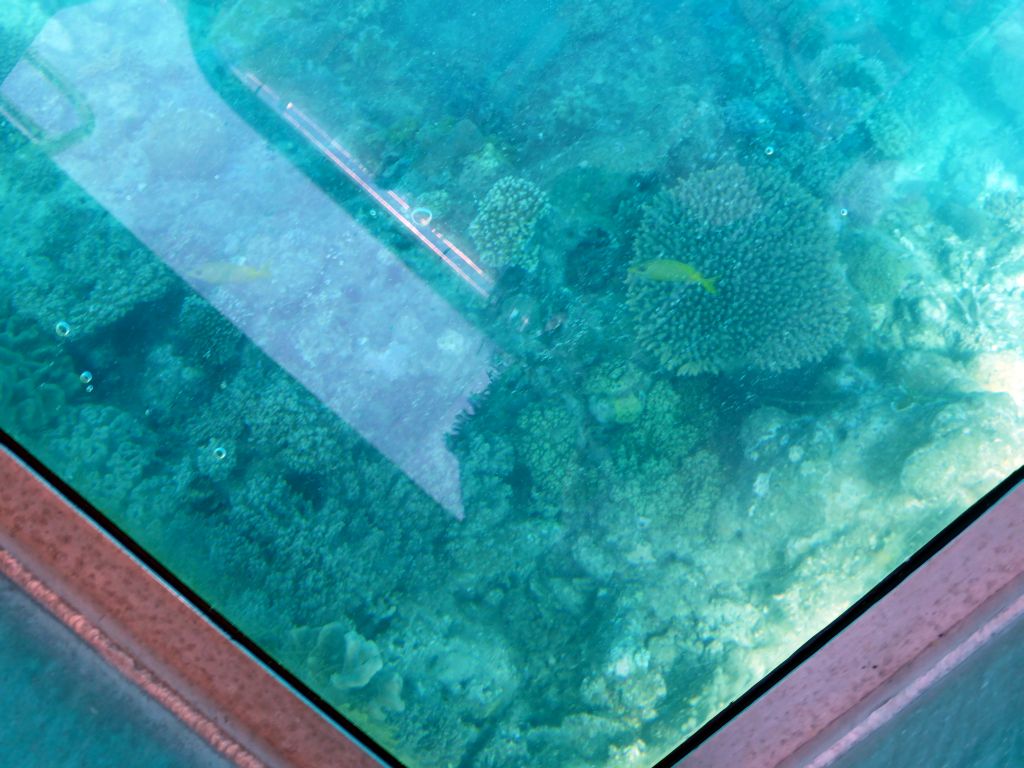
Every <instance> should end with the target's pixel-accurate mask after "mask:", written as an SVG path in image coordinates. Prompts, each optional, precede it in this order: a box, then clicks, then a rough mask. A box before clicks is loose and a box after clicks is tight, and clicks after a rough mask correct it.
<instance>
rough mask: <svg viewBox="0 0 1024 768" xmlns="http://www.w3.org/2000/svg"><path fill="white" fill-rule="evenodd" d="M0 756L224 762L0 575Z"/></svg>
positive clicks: (169, 767)
mask: <svg viewBox="0 0 1024 768" xmlns="http://www.w3.org/2000/svg"><path fill="white" fill-rule="evenodd" d="M0 626H2V628H3V631H2V632H0V673H2V674H3V681H4V684H3V702H4V710H5V712H6V714H7V716H6V717H4V718H3V721H2V722H0V754H3V756H4V759H5V761H7V762H9V763H10V764H12V765H18V766H20V767H21V768H54V766H61V768H91V767H92V766H98V765H124V766H142V765H145V766H150V768H182V766H190V768H229V765H231V764H230V763H229V762H228V761H226V760H223V759H222V758H221V757H220V756H219V755H216V754H214V752H213V751H212V750H211V749H210V748H209V747H208V746H207V745H206V744H204V743H203V742H202V741H200V740H199V738H198V737H197V736H196V735H195V734H194V733H193V732H192V731H191V730H189V729H188V727H186V726H185V725H184V724H183V723H181V722H179V721H178V720H177V719H175V718H174V716H173V715H172V714H171V713H170V712H167V711H165V710H164V709H163V708H161V706H160V705H159V704H157V703H156V702H154V701H152V700H151V699H150V698H149V696H148V695H147V694H145V693H143V692H142V691H141V690H139V689H137V688H135V687H134V686H133V685H132V684H131V683H129V682H128V681H126V680H124V679H123V678H121V677H120V675H119V673H118V672H116V671H115V670H114V669H113V668H112V667H111V666H110V665H109V664H108V663H107V662H106V661H104V660H103V659H102V658H100V656H99V655H97V654H96V653H95V652H94V651H93V649H91V648H89V647H88V646H86V645H85V643H83V642H81V641H80V640H79V639H78V638H77V637H75V636H74V635H72V634H71V632H70V631H69V630H68V629H67V628H66V627H63V626H61V625H60V624H58V623H57V621H56V620H55V619H53V618H52V617H51V616H50V615H49V614H47V613H46V612H45V611H44V610H43V609H42V608H40V607H39V606H38V605H37V604H35V603H33V602H32V601H31V600H30V599H29V598H28V597H27V596H26V595H25V594H23V593H22V592H21V591H20V590H19V589H18V588H17V587H15V586H14V585H13V584H11V582H9V581H8V580H7V579H6V578H3V577H0Z"/></svg>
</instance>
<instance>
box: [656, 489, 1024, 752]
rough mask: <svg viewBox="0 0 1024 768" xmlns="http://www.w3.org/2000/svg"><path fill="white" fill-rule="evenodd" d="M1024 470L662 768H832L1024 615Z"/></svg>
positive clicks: (816, 638)
mask: <svg viewBox="0 0 1024 768" xmlns="http://www.w3.org/2000/svg"><path fill="white" fill-rule="evenodd" d="M1022 481H1024V470H1018V471H1017V472H1015V473H1014V474H1013V475H1012V476H1011V477H1009V478H1007V479H1006V480H1005V481H1004V482H1003V483H1001V484H1000V485H999V486H998V487H997V488H996V489H994V490H993V491H992V492H991V493H989V494H987V495H986V496H985V497H984V498H983V499H981V500H980V501H979V502H978V503H977V504H976V505H974V506H973V507H972V508H971V509H970V510H968V511H967V512H966V513H964V514H963V515H961V516H960V517H959V518H958V519H957V520H956V521H954V522H953V523H952V524H950V525H949V526H948V527H947V528H946V529H945V530H944V531H942V532H941V533H940V534H939V535H938V536H936V537H935V538H934V539H933V540H932V541H931V542H930V543H929V544H928V545H926V546H925V547H924V548H923V549H922V550H921V551H919V552H918V553H916V554H915V555H914V556H913V557H911V558H910V559H909V560H908V561H907V562H906V563H905V564H904V565H903V566H901V567H900V568H899V569H897V571H895V572H894V573H893V574H891V575H890V576H889V577H888V578H887V579H885V580H884V581H883V582H882V583H881V584H879V585H878V586H877V587H876V588H875V589H873V590H872V591H871V592H870V593H869V594H868V595H866V596H865V597H864V598H863V599H862V600H860V601H858V603H857V604H855V605H854V606H853V607H851V608H850V609H849V610H848V611H846V612H845V613H844V614H843V615H842V616H840V617H839V618H838V619H837V620H836V621H835V622H833V623H832V624H831V625H830V626H829V627H827V628H825V629H823V630H822V631H821V632H820V633H819V634H818V635H816V636H815V637H814V638H812V639H811V640H809V641H808V642H807V643H806V644H805V645H804V646H803V647H802V648H801V649H800V650H798V651H797V652H796V653H795V654H794V655H793V656H792V657H791V658H790V659H789V660H788V661H787V662H785V663H784V664H783V665H782V666H780V667H779V669H777V670H775V671H774V672H773V673H771V674H770V675H768V677H766V678H765V680H763V681H761V683H759V684H758V685H756V686H755V687H754V688H753V689H751V691H749V692H748V693H747V694H745V695H744V696H743V697H741V698H740V699H739V700H738V701H737V702H735V703H734V704H733V705H731V706H730V707H729V708H727V710H726V711H725V712H723V713H721V714H720V715H719V716H717V717H716V718H715V719H714V720H712V721H711V722H710V723H708V724H707V725H706V726H705V727H704V728H702V729H701V730H700V731H698V732H697V733H696V734H695V735H694V736H693V737H692V738H691V739H689V740H688V741H687V742H686V743H684V744H683V745H682V746H681V747H680V748H679V749H678V750H677V751H676V752H674V753H673V754H672V755H670V756H669V757H668V758H666V759H665V760H664V761H662V762H661V763H659V766H658V768H662V767H664V768H668V766H677V768H826V766H829V765H831V764H832V763H833V762H834V761H835V760H837V759H838V758H839V757H841V756H842V755H843V754H845V753H846V752H847V751H848V750H849V749H851V748H852V747H853V746H854V745H855V744H857V743H859V742H861V741H863V740H865V739H867V738H869V737H870V736H871V734H872V733H874V732H875V731H876V730H877V729H878V728H879V727H881V726H882V725H883V724H884V723H886V722H888V721H889V720H891V719H892V718H893V717H894V716H895V715H896V714H898V712H899V711H901V710H902V709H904V708H906V707H908V706H910V705H911V704H912V703H913V701H914V700H915V699H916V698H917V696H919V695H920V694H921V693H922V692H923V691H924V690H926V689H927V688H928V687H930V686H931V685H933V684H934V683H936V682H938V681H939V680H940V679H941V678H942V677H943V676H944V675H945V673H946V672H948V671H950V670H951V669H952V668H953V667H955V666H956V665H957V664H959V663H960V662H961V661H963V660H964V659H965V658H967V657H968V656H969V655H970V654H971V653H973V652H974V651H975V650H977V649H978V648H980V647H982V646H983V645H984V644H985V643H986V642H987V641H988V640H989V639H991V638H992V637H993V636H995V635H996V634H997V633H998V632H999V631H1000V630H1001V629H1002V628H1004V627H1005V626H1007V625H1008V624H1010V623H1011V622H1013V621H1014V620H1016V619H1018V618H1020V617H1021V616H1024V482H1022Z"/></svg>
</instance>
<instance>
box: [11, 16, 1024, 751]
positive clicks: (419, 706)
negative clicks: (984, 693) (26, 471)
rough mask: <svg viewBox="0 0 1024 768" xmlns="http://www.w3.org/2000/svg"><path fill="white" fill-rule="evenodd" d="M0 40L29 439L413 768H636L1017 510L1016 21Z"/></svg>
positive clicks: (221, 20)
mask: <svg viewBox="0 0 1024 768" xmlns="http://www.w3.org/2000/svg"><path fill="white" fill-rule="evenodd" d="M0 29H2V30H3V38H2V44H0V48H2V51H0V62H3V63H2V67H3V69H2V70H0V77H2V84H0V107H2V113H3V116H4V120H3V122H0V153H2V155H3V163H2V165H0V201H2V208H0V227H2V230H3V232H4V238H3V240H2V245H0V264H2V266H3V275H4V277H5V279H4V281H3V282H2V284H0V307H3V313H2V314H0V320H2V322H3V325H2V326H0V376H2V377H3V381H2V386H0V426H2V427H3V429H5V430H6V431H8V432H10V433H11V434H13V435H14V436H15V437H16V438H17V439H19V440H20V441H22V442H23V443H24V444H25V445H26V446H28V447H29V448H30V449H31V450H32V451H34V452H35V453H36V454H37V455H38V456H39V457H40V458H41V459H42V460H44V461H45V462H47V463H48V464H49V466H51V467H52V468H53V469H54V470H55V471H56V472H58V473H60V474H61V475H62V476H63V477H65V478H66V479H67V480H68V481H69V482H71V483H72V484H73V485H74V486H75V487H76V488H78V490H79V491H81V492H82V493H83V494H84V495H85V496H86V497H88V498H89V499H90V500H91V501H92V502H93V503H94V504H96V505H97V506H98V507H99V508H100V509H101V510H103V511H104V512H105V513H106V514H107V515H109V516H110V518H111V519H112V520H114V521H115V522H116V523H117V524H118V525H119V526H121V527H122V528H123V529H124V530H125V531H127V532H128V533H129V534H130V535H131V536H133V537H134V538H135V539H136V540H137V541H139V542H140V543H141V544H142V545H143V546H144V547H145V548H147V549H148V550H149V551H150V552H152V553H153V554H154V555H155V556H156V557H158V558H159V559H160V560H162V561H163V562H164V563H166V564H167V566H168V567H170V568H171V569H172V570H173V571H175V572H176V573H177V574H178V575H179V576H180V577H181V578H182V579H183V580H185V582H186V583H188V584H189V585H190V586H191V587H193V588H194V589H195V590H197V591H198V592H199V593H200V594H201V595H202V596H203V597H204V598H205V599H206V600H208V601H209V602H210V603H212V604H213V605H214V606H215V607H216V608H217V609H218V610H220V611H221V612H223V613H224V615H226V616H227V617H228V618H229V619H230V620H231V621H232V622H234V623H235V624H236V625H238V626H239V627H240V628H241V629H242V630H244V631H245V632H246V633H248V634H249V635H250V636H251V637H252V638H253V639H254V640H256V641H257V642H258V643H260V644H261V645H262V646H263V647H264V648H265V649H266V650H267V651H268V652H269V653H270V654H272V655H273V656H274V657H275V658H277V659H278V660H279V661H280V662H281V663H282V664H284V665H285V666H286V667H287V668H288V669H290V670H291V671H292V672H294V673H295V674H296V675H298V676H299V677H300V678H302V679H303V680H304V681H305V682H306V683H307V684H308V685H310V686H311V687H312V688H313V689H315V690H316V691H317V692H318V693H319V694H320V696H322V697H323V698H324V699H325V700H326V701H328V702H329V703H330V704H331V705H333V706H334V707H335V708H336V709H337V710H338V711H339V712H341V713H342V714H343V715H345V716H346V717H347V718H349V719H350V720H351V721H353V722H354V723H356V724H357V725H359V726H360V727H361V728H362V729H363V730H364V731H365V732H367V733H368V734H370V736H372V737H373V738H374V739H376V740H377V741H378V742H379V743H380V744H382V745H384V746H385V747H386V748H388V749H389V750H391V751H392V753H393V754H395V755H396V756H397V757H398V758H400V759H401V760H402V761H404V763H405V764H407V765H408V766H410V767H411V768H420V767H421V766H422V767H424V768H427V767H433V766H457V767H458V768H469V767H470V766H483V767H484V768H499V767H504V766H521V765H526V764H529V765H531V766H538V767H543V766H558V767H559V768H566V767H568V768H573V767H576V766H580V767H582V766H587V767H588V768H589V767H590V766H596V767H604V766H609V767H614V768H619V767H620V766H650V765H653V764H654V763H655V762H656V761H657V760H658V759H660V758H661V757H663V756H664V755H665V754H667V753H668V752H669V751H670V750H671V749H672V748H673V747H674V746H676V745H677V744H678V743H680V742H681V741H682V740H683V739H684V738H686V737H687V736H688V735H689V734H691V733H692V732H693V731H694V730H695V729H696V728H698V727H699V726H700V725H701V724H702V723H704V722H706V721H707V720H708V719H709V718H711V717H712V716H713V715H714V714H715V713H716V712H718V711H719V710H720V709H721V708H722V707H723V706H725V705H726V704H728V703H729V702H730V701H732V700H733V699H734V698H736V697H737V696H738V695H740V694H741V693H742V692H743V691H744V690H746V689H747V687H748V686H750V685H751V684H752V683H754V682H755V681H756V680H758V679H759V678H760V677H762V676H763V675H764V674H765V673H766V672H768V671H769V670H771V669H772V668H773V667H774V666H775V665H777V664H778V663H780V662H781V661H782V660H783V659H785V658H786V657H787V656H788V655H789V654H790V653H792V652H793V650H795V649H796V648H797V647H798V646H799V645H800V644H801V643H802V642H803V641H804V640H805V639H807V638H808V637H810V636H811V635H812V634H814V633H815V632H817V631H818V630H819V629H820V628H821V627H823V626H824V625H825V624H826V623H827V622H828V621H829V620H831V619H832V618H834V617H835V616H836V615H838V614H839V613H840V612H841V611H842V610H843V609H844V608H846V607H847V606H849V605H850V604H851V603H852V602H853V601H855V600H856V599H857V598H858V597H860V596H861V595H862V594H864V592H866V591H867V590H868V589H869V588H870V587H871V586H872V585H873V584H875V583H876V582H877V581H878V580H879V579H880V578H882V577H883V576H884V575H885V574H886V573H888V572H889V571H890V570H891V569H892V568H894V567H895V566H896V565H898V564H899V563H901V562H902V561H903V560H904V559H905V558H906V557H907V556H908V555H910V554H911V553H912V552H914V551H915V550H916V549H917V548H918V547H919V546H920V545H921V544H922V543H924V542H925V541H927V540H928V539H929V538H930V537H931V536H933V535H934V534H935V533H936V532H937V531H938V530H940V528H941V527H942V526H943V525H945V524H946V523H947V522H949V521H950V520H951V519H952V518H953V517H954V516H955V515H956V514H958V513H959V512H961V511H963V510H964V509H965V508H966V507H967V506H969V505H970V504H971V503H972V502H973V501H974V500H975V499H977V498H978V497H979V496H981V495H982V494H983V493H984V492H985V491H987V490H988V489H990V488H991V487H992V486H994V485H995V484H996V483H997V482H998V481H999V480H1000V479H1002V478H1003V477H1005V476H1006V475H1007V474H1009V473H1010V472H1011V471H1012V470H1014V469H1015V468H1017V467H1018V466H1019V465H1020V464H1021V463H1022V458H1024V419H1022V413H1021V410H1020V409H1021V405H1022V404H1024V383H1022V382H1024V343H1022V341H1021V327H1022V306H1024V304H1022V301H1021V299H1022V291H1024V192H1022V191H1021V189H1020V181H1019V176H1020V174H1021V173H1022V172H1024V167H1022V165H1021V162H1022V158H1024V152H1021V138H1022V133H1021V131H1022V125H1024V123H1022V120H1024V101H1022V99H1024V97H1022V95H1021V94H1022V93H1024V57H1022V54H1021V51H1024V16H1022V12H1021V10H1020V8H1019V6H1018V5H1017V4H1012V3H1006V2H988V3H986V2H977V3H964V4H958V5H954V6H948V5H946V4H936V3H917V4H899V5H896V4H887V3H883V2H877V3H868V2H861V3H852V2H848V3H843V2H836V3H816V4H811V3H800V2H785V3H784V2H777V3H760V4H757V5H754V4H751V3H747V2H735V3H713V4H712V3H681V4H670V3H654V2H648V3H644V2H636V1H634V0H612V1H611V2H608V3H600V4H598V3H585V2H576V1H574V0H565V1H564V2H556V3H549V4H540V3H531V2H527V1H526V0H520V1H519V2H514V3H507V4H499V5H497V6H496V5H494V4H477V3H472V2H466V3H463V4H458V5H456V6H455V7H454V8H450V9H445V10H443V11H442V10H440V9H439V8H438V7H436V6H435V5H428V4H426V3H420V2H406V3H396V2H391V1H390V0H362V1H361V2H358V3H351V4H349V3H340V4H339V3H337V2H322V1H320V0H302V1H299V0H273V1H271V0H265V1H262V0H236V1H234V2H230V1H225V2H216V1H212V0H211V1H209V2H195V3H185V2H158V1H157V0H133V2H127V0H95V1H93V2H80V3H64V4H59V3H50V4H41V3H35V2H29V1H28V0H17V1H16V2H9V3H7V4H5V5H4V7H3V10H0Z"/></svg>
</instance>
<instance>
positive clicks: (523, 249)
mask: <svg viewBox="0 0 1024 768" xmlns="http://www.w3.org/2000/svg"><path fill="white" fill-rule="evenodd" d="M547 207H548V203H547V196H546V195H545V194H544V193H543V192H542V191H541V190H540V189H539V188H538V187H537V185H536V184H533V183H532V182H529V181H527V180H526V179H520V178H516V177H515V176H506V177H505V178H503V179H499V180H498V181H497V182H496V183H495V184H494V186H493V187H491V189H490V191H489V192H488V193H487V195H486V196H485V197H484V199H483V202H481V203H480V210H479V212H478V213H477V216H476V218H475V219H473V221H472V223H471V224H470V225H469V234H470V236H471V237H472V238H473V241H474V242H475V243H476V245H477V247H478V248H480V255H481V257H482V258H483V260H484V262H485V263H486V264H487V265H488V266H490V267H494V268H496V269H500V268H501V267H505V266H518V267H522V268H523V269H525V270H527V271H533V270H534V269H536V267H537V259H538V257H537V252H536V250H535V249H532V248H531V247H530V239H531V238H532V237H533V233H534V230H535V229H536V228H537V223H538V221H540V218H541V216H542V215H543V214H544V212H545V211H546V210H547Z"/></svg>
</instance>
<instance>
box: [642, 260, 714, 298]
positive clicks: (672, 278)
mask: <svg viewBox="0 0 1024 768" xmlns="http://www.w3.org/2000/svg"><path fill="white" fill-rule="evenodd" d="M629 274H630V275H635V276H637V277H642V278H644V279H645V280H656V281H658V282H659V283H696V284H697V285H699V286H700V287H701V288H703V289H704V290H705V291H707V292H708V293H718V287H717V286H716V285H715V281H716V280H717V279H718V278H717V277H704V275H702V274H701V273H700V272H698V271H697V269H696V268H695V267H693V266H692V265H690V264H687V263H686V262H683V261H676V260H675V259H650V260H649V261H645V262H642V263H640V264H634V265H633V266H631V267H630V268H629Z"/></svg>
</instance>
